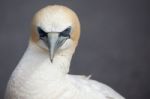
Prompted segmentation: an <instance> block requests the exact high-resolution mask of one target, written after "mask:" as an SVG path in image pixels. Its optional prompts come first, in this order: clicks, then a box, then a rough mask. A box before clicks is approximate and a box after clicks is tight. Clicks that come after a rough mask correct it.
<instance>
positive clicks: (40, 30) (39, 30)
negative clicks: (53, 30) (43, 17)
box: [38, 27, 47, 38]
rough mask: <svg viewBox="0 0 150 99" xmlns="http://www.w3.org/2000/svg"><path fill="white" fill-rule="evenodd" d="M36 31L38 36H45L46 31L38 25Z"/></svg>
mask: <svg viewBox="0 0 150 99" xmlns="http://www.w3.org/2000/svg"><path fill="white" fill-rule="evenodd" d="M38 32H39V35H40V38H43V37H47V33H46V32H45V31H43V30H42V29H41V28H40V27H38Z"/></svg>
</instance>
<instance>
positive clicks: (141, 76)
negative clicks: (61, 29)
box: [0, 0, 150, 99]
mask: <svg viewBox="0 0 150 99" xmlns="http://www.w3.org/2000/svg"><path fill="white" fill-rule="evenodd" d="M49 4H62V5H66V6H68V7H70V8H72V9H73V10H74V11H75V12H76V13H77V14H78V16H79V18H80V21H81V28H82V30H81V39H80V42H79V46H78V48H77V51H76V54H75V55H74V57H73V60H72V64H71V68H70V73H72V74H80V75H90V74H91V75H92V79H96V80H98V81H100V82H103V83H105V84H107V85H109V86H110V87H112V88H113V89H114V90H116V91H117V92H119V93H120V94H121V95H123V96H124V97H126V99H150V3H149V2H148V0H0V99H3V95H4V92H5V87H6V84H7V81H8V79H9V77H10V75H11V73H12V71H13V69H14V68H15V66H16V65H17V63H18V62H19V60H20V58H21V56H22V55H23V53H24V51H25V50H26V47H27V45H28V39H29V35H30V23H31V20H32V16H33V15H34V13H35V12H36V11H38V10H39V9H40V8H42V7H44V6H46V5H49Z"/></svg>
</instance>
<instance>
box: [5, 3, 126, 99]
mask: <svg viewBox="0 0 150 99" xmlns="http://www.w3.org/2000/svg"><path fill="white" fill-rule="evenodd" d="M79 37H80V22H79V19H78V16H77V15H76V13H75V12H74V11H72V10H71V9H69V8H68V7H65V6H62V5H49V6H47V7H45V8H42V9H41V10H40V11H38V12H37V13H36V14H35V16H34V17H33V21H32V31H31V37H30V41H29V44H28V47H27V49H26V52H25V54H24V55H23V57H22V59H21V60H20V62H19V63H18V65H17V66H16V68H15V70H14V71H13V73H12V75H11V77H10V80H9V82H8V85H7V88H6V94H5V99H124V97H122V96H121V95H120V94H118V93H117V92H115V91H114V90H113V89H112V88H110V87H108V86H107V85H105V84H103V83H100V82H98V81H95V80H91V79H90V78H88V77H84V76H79V75H70V74H68V72H69V67H70V62H71V58H72V55H73V53H74V51H75V49H76V46H77V45H78V41H79Z"/></svg>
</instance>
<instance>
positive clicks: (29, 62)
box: [15, 42, 73, 79]
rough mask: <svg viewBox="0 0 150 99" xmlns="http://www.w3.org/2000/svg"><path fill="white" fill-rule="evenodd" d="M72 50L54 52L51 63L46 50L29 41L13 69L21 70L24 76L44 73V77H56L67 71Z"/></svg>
mask: <svg viewBox="0 0 150 99" xmlns="http://www.w3.org/2000/svg"><path fill="white" fill-rule="evenodd" d="M72 52H73V51H68V52H61V53H58V54H56V55H55V57H54V59H53V62H52V63H51V61H50V59H49V53H48V51H45V50H43V49H42V48H40V47H38V46H37V45H36V44H35V43H33V42H30V43H29V46H28V48H27V50H26V52H25V54H24V56H23V57H22V59H21V61H20V62H19V64H18V66H17V68H16V70H15V71H16V72H18V71H22V72H23V73H24V74H26V76H31V75H33V76H34V75H45V78H46V76H48V78H47V79H54V78H55V79H56V78H59V77H62V76H64V75H66V74H67V73H68V71H69V66H70V61H71V58H72V54H73V53H72ZM24 74H23V75H24ZM19 75H20V74H19Z"/></svg>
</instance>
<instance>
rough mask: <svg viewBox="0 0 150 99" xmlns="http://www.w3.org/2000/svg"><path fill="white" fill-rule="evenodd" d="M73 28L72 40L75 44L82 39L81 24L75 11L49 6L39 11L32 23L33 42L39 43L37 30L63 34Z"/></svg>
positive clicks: (59, 6) (63, 7) (58, 6)
mask: <svg viewBox="0 0 150 99" xmlns="http://www.w3.org/2000/svg"><path fill="white" fill-rule="evenodd" d="M69 26H71V33H70V34H71V35H70V36H71V38H70V39H72V40H73V41H74V43H75V44H77V43H78V40H79V37H80V22H79V19H78V16H77V15H76V13H75V12H74V11H72V10H71V9H69V8H68V7H65V6H61V5H49V6H47V7H45V8H42V9H41V10H39V11H38V12H37V13H36V14H35V16H34V17H33V21H32V41H34V42H37V41H38V40H39V35H38V33H37V32H38V31H37V28H38V27H41V28H42V29H43V30H44V31H45V32H62V31H63V30H65V29H66V28H67V27H69Z"/></svg>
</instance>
